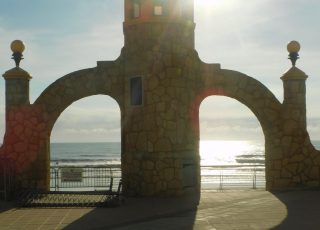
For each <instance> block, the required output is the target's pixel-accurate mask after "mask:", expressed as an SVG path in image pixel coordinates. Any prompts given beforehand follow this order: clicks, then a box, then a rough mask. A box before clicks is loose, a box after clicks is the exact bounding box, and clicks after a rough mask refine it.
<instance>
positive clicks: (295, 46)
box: [287, 41, 300, 53]
mask: <svg viewBox="0 0 320 230" xmlns="http://www.w3.org/2000/svg"><path fill="white" fill-rule="evenodd" d="M287 50H288V52H289V53H298V52H299V51H300V43H299V42H297V41H291V42H289V43H288V45H287Z"/></svg>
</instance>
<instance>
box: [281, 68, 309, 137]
mask: <svg viewBox="0 0 320 230" xmlns="http://www.w3.org/2000/svg"><path fill="white" fill-rule="evenodd" d="M307 78H308V76H307V75H306V74H305V73H304V72H303V71H301V70H300V69H298V68H297V67H295V66H293V67H292V68H290V69H289V70H288V71H287V72H286V73H285V74H284V75H283V76H282V77H281V79H282V81H283V88H284V101H283V107H284V113H283V118H284V124H283V125H284V126H283V131H284V134H285V135H289V136H291V135H299V134H300V135H301V134H302V133H305V132H306V83H305V82H306V79H307Z"/></svg>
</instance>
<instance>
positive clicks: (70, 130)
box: [50, 95, 121, 191]
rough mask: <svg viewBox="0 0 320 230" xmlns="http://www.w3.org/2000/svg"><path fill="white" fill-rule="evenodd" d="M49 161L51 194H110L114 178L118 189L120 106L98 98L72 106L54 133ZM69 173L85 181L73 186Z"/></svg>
mask: <svg viewBox="0 0 320 230" xmlns="http://www.w3.org/2000/svg"><path fill="white" fill-rule="evenodd" d="M50 159H51V161H50V165H51V167H50V189H51V190H54V191H56V190H60V191H61V190H74V189H78V190H80V191H81V190H107V189H109V186H110V182H111V181H110V178H108V177H109V176H113V177H114V178H113V179H114V180H113V183H114V184H113V186H115V187H117V186H118V183H119V180H120V179H121V174H120V173H121V170H120V167H121V113H120V108H119V105H118V104H117V102H116V101H115V100H114V99H112V98H111V97H109V96H105V95H95V96H89V97H85V98H82V99H80V100H78V101H76V102H74V103H72V104H71V105H70V106H69V107H68V108H67V109H66V110H64V111H63V113H61V115H60V116H59V118H58V119H57V121H56V122H55V125H54V127H53V129H52V132H51V135H50ZM68 170H75V172H78V176H79V175H80V174H82V177H83V178H85V179H82V181H81V182H79V183H78V182H72V178H67V177H68V175H69V174H70V172H68ZM77 170H78V171H77ZM79 170H80V171H81V173H79V172H80V171H79ZM110 173H112V175H110ZM94 174H97V175H98V176H97V175H94ZM70 175H72V173H71V174H70ZM76 176H77V175H76V174H75V177H76ZM91 177H92V178H91ZM98 177H99V178H98ZM73 179H74V180H76V179H77V178H73ZM78 179H79V178H78ZM68 180H70V182H68ZM64 181H66V182H64ZM72 186H73V187H72ZM69 187H70V188H69Z"/></svg>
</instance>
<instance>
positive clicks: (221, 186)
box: [219, 169, 223, 190]
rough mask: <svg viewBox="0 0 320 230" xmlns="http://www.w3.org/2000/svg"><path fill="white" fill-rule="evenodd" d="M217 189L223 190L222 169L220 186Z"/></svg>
mask: <svg viewBox="0 0 320 230" xmlns="http://www.w3.org/2000/svg"><path fill="white" fill-rule="evenodd" d="M219 189H220V190H222V189H223V171H222V169H220V186H219Z"/></svg>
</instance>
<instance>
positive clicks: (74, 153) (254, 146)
mask: <svg viewBox="0 0 320 230" xmlns="http://www.w3.org/2000/svg"><path fill="white" fill-rule="evenodd" d="M313 144H314V146H315V147H316V148H317V149H320V141H319V140H318V141H313ZM199 152H200V157H201V166H210V165H215V166H222V165H247V164H258V165H259V164H264V143H263V142H259V141H239V140H203V141H200V149H199ZM120 164H121V144H120V142H105V143H51V165H77V166H78V165H79V166H83V165H120Z"/></svg>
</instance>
